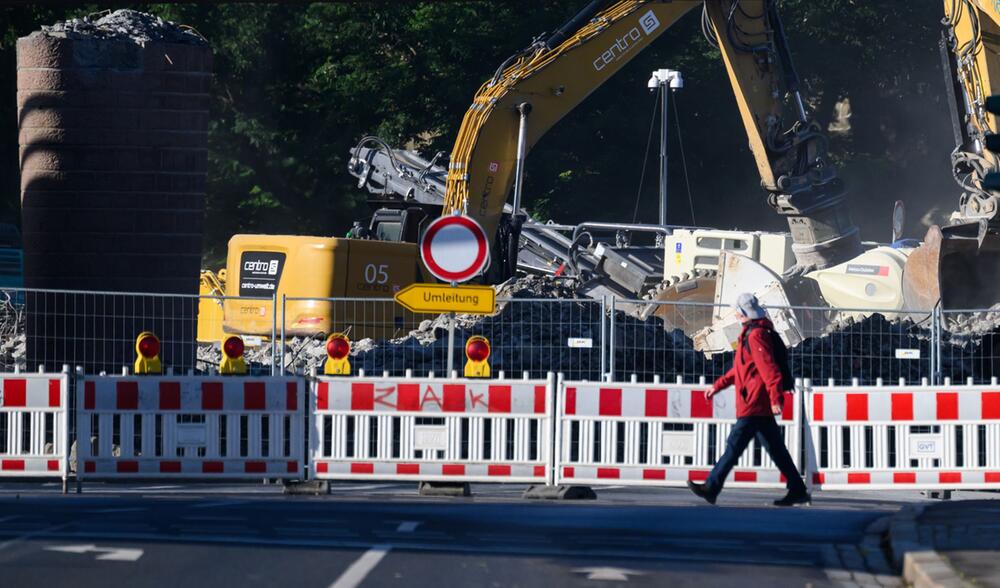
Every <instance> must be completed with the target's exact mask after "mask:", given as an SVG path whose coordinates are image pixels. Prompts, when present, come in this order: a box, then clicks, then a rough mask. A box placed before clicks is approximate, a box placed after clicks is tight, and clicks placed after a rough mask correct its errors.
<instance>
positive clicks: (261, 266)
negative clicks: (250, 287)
mask: <svg viewBox="0 0 1000 588" xmlns="http://www.w3.org/2000/svg"><path fill="white" fill-rule="evenodd" d="M243 271H245V272H250V273H253V274H267V275H269V276H274V275H277V274H278V260H277V259H274V260H271V261H261V260H250V261H246V262H244V263H243Z"/></svg>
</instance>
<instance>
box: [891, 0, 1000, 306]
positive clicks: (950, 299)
mask: <svg viewBox="0 0 1000 588" xmlns="http://www.w3.org/2000/svg"><path fill="white" fill-rule="evenodd" d="M942 24H943V25H944V33H943V36H942V39H941V57H942V62H943V66H944V67H943V70H944V72H945V86H946V88H947V89H948V92H947V94H948V98H949V103H950V104H949V105H950V112H951V121H952V127H953V130H954V134H955V144H956V147H955V150H954V151H953V152H952V156H951V163H952V173H953V175H954V177H955V180H956V181H957V182H958V184H959V186H960V187H961V188H962V195H961V197H960V198H959V206H958V211H957V212H956V213H954V214H953V215H952V217H951V218H950V219H949V224H947V225H945V226H942V227H938V226H937V225H932V226H931V227H930V228H929V229H928V231H927V234H926V235H925V236H924V240H923V243H922V244H921V246H920V247H919V248H917V249H916V250H914V251H913V253H911V254H910V256H909V259H907V262H906V268H905V270H904V274H903V297H904V299H905V300H906V304H907V307H908V308H913V309H919V310H929V309H932V308H933V307H935V306H937V305H938V304H941V305H942V306H943V307H944V308H946V309H973V308H988V307H990V306H992V305H993V304H995V303H996V302H997V296H996V283H997V280H998V279H1000V215H998V213H1000V189H998V188H1000V187H998V186H990V185H988V182H986V181H985V180H986V178H987V174H989V173H990V172H991V171H997V170H1000V158H998V156H997V154H996V153H995V152H993V151H991V150H990V149H989V147H996V146H991V145H988V144H987V143H988V141H987V138H988V137H989V136H990V135H992V134H994V133H996V131H997V121H996V119H995V117H994V116H993V115H992V114H990V113H989V112H988V111H987V110H986V100H987V98H989V97H990V96H991V95H993V94H997V93H1000V92H998V88H994V87H993V86H994V84H996V83H998V82H997V81H998V80H1000V59H998V57H1000V13H998V8H997V5H996V2H994V1H993V0H989V1H986V0H944V18H943V19H942Z"/></svg>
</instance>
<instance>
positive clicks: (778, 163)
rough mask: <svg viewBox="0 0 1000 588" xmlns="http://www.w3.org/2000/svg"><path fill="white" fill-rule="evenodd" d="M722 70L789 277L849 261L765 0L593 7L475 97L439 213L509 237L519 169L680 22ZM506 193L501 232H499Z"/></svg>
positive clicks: (835, 196) (830, 179)
mask: <svg viewBox="0 0 1000 588" xmlns="http://www.w3.org/2000/svg"><path fill="white" fill-rule="evenodd" d="M699 7H700V8H702V9H703V12H702V18H703V28H704V29H705V31H706V36H707V37H708V38H709V40H710V42H712V43H713V44H715V45H717V46H718V48H719V50H720V52H721V54H722V58H723V61H724V63H725V66H726V69H727V72H728V74H729V79H730V82H731V84H732V88H733V91H734V93H735V95H736V100H737V104H738V106H739V111H740V115H741V117H742V120H743V123H744V127H745V131H746V133H747V136H748V139H749V143H750V147H751V150H752V152H753V155H754V159H755V161H756V163H757V169H758V172H759V173H760V177H761V185H762V187H763V188H764V190H766V191H767V193H768V203H769V204H770V205H771V206H772V207H773V208H774V209H775V210H776V211H777V212H778V213H779V214H781V215H783V216H785V217H786V218H787V219H788V223H789V227H790V229H791V234H792V238H793V242H794V245H793V251H794V252H795V255H796V260H797V262H798V263H797V265H798V268H799V269H800V270H807V269H810V268H817V267H826V266H829V265H832V264H836V263H839V262H841V261H843V260H845V259H848V258H851V257H853V256H854V255H856V254H857V253H858V252H860V249H861V248H860V240H859V238H858V231H857V228H856V227H855V226H854V225H853V224H852V222H851V220H850V217H849V215H848V213H847V208H846V204H845V201H844V196H843V187H842V183H841V181H840V180H839V179H838V177H837V174H836V170H835V169H834V168H833V166H832V165H831V164H830V163H829V162H828V161H827V160H826V158H825V147H826V138H825V136H824V135H823V133H822V132H821V130H820V128H819V127H818V125H816V124H815V122H813V121H811V120H810V118H809V116H808V112H807V108H806V106H805V104H804V101H803V99H802V96H801V93H800V91H799V87H798V86H799V84H798V78H797V76H796V73H795V69H794V67H793V65H792V62H791V55H790V52H789V50H788V46H787V42H786V39H785V35H784V31H783V29H782V25H781V21H780V18H779V16H778V12H777V6H776V2H775V0H705V1H701V0H697V1H695V0H677V1H669V2H665V1H648V0H647V1H640V0H621V1H615V2H608V1H607V0H604V1H601V0H597V1H594V2H591V3H590V4H588V5H587V6H586V7H585V8H584V9H583V10H581V11H580V12H579V13H578V14H577V15H576V16H575V17H574V18H572V19H571V20H570V21H568V22H567V23H566V24H565V25H564V26H563V27H561V28H560V29H559V30H558V31H556V32H555V33H554V34H552V35H550V36H548V37H543V38H541V39H538V40H536V41H535V42H533V43H532V44H531V45H530V46H528V47H527V48H525V49H524V50H522V51H521V52H519V53H517V54H515V55H514V56H512V57H511V58H509V59H508V60H507V61H505V62H504V63H503V64H502V65H501V66H500V68H498V70H497V71H496V73H495V74H494V76H493V77H492V78H491V79H489V80H488V81H487V82H486V83H484V84H483V85H482V87H480V89H479V91H478V92H477V93H476V96H475V98H474V100H473V104H472V106H471V107H470V108H469V110H468V111H467V112H466V114H465V117H464V119H463V121H462V125H461V128H460V130H459V133H458V137H457V139H456V141H455V147H454V150H453V151H452V155H451V162H450V165H449V168H448V174H447V181H446V194H445V205H444V212H445V213H448V212H451V211H460V212H463V213H465V214H468V215H469V216H472V217H473V218H475V219H477V220H478V221H479V222H480V224H482V225H483V226H484V228H485V229H486V230H487V233H488V234H497V233H498V230H499V233H500V234H501V235H503V234H507V235H512V237H509V238H513V239H514V242H515V243H516V235H517V234H518V231H519V228H520V223H521V222H523V220H522V219H523V213H522V212H521V188H522V179H521V178H522V177H523V169H524V158H525V156H526V154H527V152H528V151H529V150H530V149H531V147H532V146H533V145H534V144H535V143H536V142H537V141H538V140H539V139H540V138H541V137H542V136H543V135H544V134H545V133H546V132H547V131H548V130H549V129H550V128H552V126H553V125H555V124H556V123H557V122H558V121H559V120H560V119H561V118H562V117H563V116H565V115H566V114H567V113H568V112H569V111H571V110H572V109H573V108H574V107H576V105H578V104H579V103H580V102H582V101H583V100H584V99H585V98H586V97H587V96H588V95H589V94H590V93H591V92H593V91H594V90H595V89H597V88H598V87H599V86H600V85H601V84H603V83H604V82H605V81H606V80H608V79H609V78H610V77H611V76H613V75H614V74H615V73H616V72H617V71H619V70H620V69H621V68H622V67H624V65H625V64H626V63H628V62H629V61H630V60H631V59H633V58H634V57H635V56H636V55H638V54H639V53H640V52H641V51H642V50H644V49H645V48H647V47H649V46H650V44H651V43H652V42H653V41H654V40H655V39H656V38H657V37H659V36H660V35H661V34H663V32H665V31H666V30H667V29H668V28H669V27H670V26H671V25H673V24H674V22H676V21H677V20H678V19H679V18H680V17H681V16H683V15H684V14H685V13H687V12H689V11H691V10H693V9H695V8H699ZM512 187H513V190H514V200H513V214H512V215H511V216H510V217H509V218H510V219H511V221H509V222H510V223H511V225H512V226H507V227H504V226H501V223H502V222H503V219H504V218H505V217H503V215H502V212H503V208H504V204H505V202H506V201H507V197H508V194H509V193H510V191H511V188H512Z"/></svg>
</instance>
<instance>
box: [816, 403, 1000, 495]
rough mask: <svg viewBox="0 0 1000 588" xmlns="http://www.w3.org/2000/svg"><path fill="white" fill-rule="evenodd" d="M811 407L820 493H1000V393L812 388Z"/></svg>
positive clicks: (817, 480)
mask: <svg viewBox="0 0 1000 588" xmlns="http://www.w3.org/2000/svg"><path fill="white" fill-rule="evenodd" d="M805 405H806V422H805V426H806V430H807V431H808V435H807V439H806V461H807V465H808V467H809V470H810V472H812V476H811V481H812V483H813V486H814V487H816V488H823V489H893V490H904V489H961V488H998V487H1000V390H997V389H995V388H994V389H991V388H986V387H975V386H961V387H951V386H949V387H924V386H918V387H914V386H900V387H877V386H872V387H813V388H811V389H810V391H809V392H808V393H807V396H806V398H805Z"/></svg>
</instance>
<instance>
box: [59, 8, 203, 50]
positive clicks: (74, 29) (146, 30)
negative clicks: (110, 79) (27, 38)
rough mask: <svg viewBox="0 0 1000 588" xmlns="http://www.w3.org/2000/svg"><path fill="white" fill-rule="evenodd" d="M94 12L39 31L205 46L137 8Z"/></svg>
mask: <svg viewBox="0 0 1000 588" xmlns="http://www.w3.org/2000/svg"><path fill="white" fill-rule="evenodd" d="M98 14H100V15H101V16H100V17H99V18H96V19H95V18H94V16H96V15H89V16H84V17H82V18H74V19H71V20H67V21H62V22H57V23H55V24H53V25H48V26H42V31H41V34H43V35H48V36H50V37H62V38H66V39H99V40H113V41H131V42H133V43H137V44H145V43H150V42H154V41H156V42H163V43H184V44H189V45H207V44H208V42H207V41H206V40H205V39H204V38H203V37H202V36H201V35H199V34H197V33H196V32H194V31H193V30H191V29H185V28H182V27H180V26H178V25H176V24H174V23H172V22H169V21H165V20H163V19H162V18H160V17H158V16H154V15H152V14H147V13H145V12H139V11H137V10H127V9H125V10H116V11H114V12H101V13H98Z"/></svg>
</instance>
